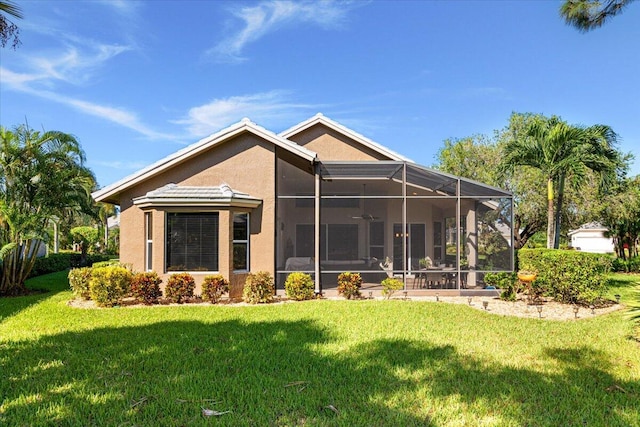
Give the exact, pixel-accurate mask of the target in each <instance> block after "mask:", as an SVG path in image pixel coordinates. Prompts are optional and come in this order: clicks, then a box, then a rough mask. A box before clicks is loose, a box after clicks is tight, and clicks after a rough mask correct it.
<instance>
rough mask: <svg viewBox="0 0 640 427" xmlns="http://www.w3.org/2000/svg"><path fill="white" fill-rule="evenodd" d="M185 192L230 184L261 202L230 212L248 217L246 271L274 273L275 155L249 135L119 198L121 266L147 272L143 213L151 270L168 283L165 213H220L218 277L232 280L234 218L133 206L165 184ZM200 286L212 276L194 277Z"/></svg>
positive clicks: (196, 274)
mask: <svg viewBox="0 0 640 427" xmlns="http://www.w3.org/2000/svg"><path fill="white" fill-rule="evenodd" d="M169 183H175V184H177V185H184V186H218V185H221V184H223V183H226V184H228V185H229V186H230V187H231V188H233V189H234V190H238V191H241V192H246V193H249V194H250V195H251V196H253V197H256V198H259V199H262V204H261V206H259V207H258V208H255V209H252V210H247V209H232V212H246V211H249V213H250V232H251V237H250V270H251V271H254V272H255V271H261V270H264V271H269V272H271V273H272V274H273V273H275V271H274V262H275V261H274V249H273V248H274V245H273V236H274V233H275V230H274V223H275V219H274V214H275V149H274V146H273V145H272V144H270V143H268V142H265V141H264V140H262V139H261V138H259V137H256V136H255V135H253V134H250V133H245V134H242V135H239V136H237V137H236V138H234V139H232V140H230V141H227V142H225V143H224V144H221V145H218V146H216V147H213V148H212V149H210V150H209V151H207V152H204V153H202V154H200V155H199V156H197V157H196V158H192V159H190V160H189V161H188V162H184V163H182V164H180V165H177V166H175V167H173V168H172V169H170V170H167V171H165V172H163V173H162V174H160V175H158V176H155V177H153V178H151V179H149V180H147V181H145V182H142V183H140V184H138V185H136V186H135V187H133V188H131V189H129V190H128V191H126V192H124V193H123V194H122V195H121V200H120V206H121V220H120V221H121V222H120V227H121V245H120V258H121V261H122V262H125V263H131V264H132V265H133V268H134V269H135V270H137V271H144V270H145V265H144V261H145V244H146V239H145V235H144V234H145V233H144V212H151V213H152V215H153V270H154V271H156V272H157V273H158V274H159V275H161V276H163V280H165V282H166V279H167V278H168V276H169V275H170V273H167V272H166V271H165V265H164V262H165V253H164V252H165V223H166V220H165V216H166V215H165V214H166V212H188V211H198V212H206V211H218V212H220V216H219V219H220V226H219V242H220V247H219V272H220V273H221V274H223V275H224V276H225V277H227V278H230V277H231V274H232V271H231V268H232V265H231V263H232V260H231V244H232V239H233V235H232V232H231V230H232V229H231V224H232V218H233V217H232V212H230V211H229V210H228V209H218V208H176V207H167V208H163V207H158V208H154V209H145V210H143V209H140V208H138V207H137V206H135V205H133V202H132V200H133V199H134V198H136V197H139V196H142V195H144V194H146V193H147V192H148V191H152V190H155V189H157V188H160V187H162V186H164V185H166V184H169ZM192 274H193V276H194V277H195V278H196V282H197V284H198V286H199V285H200V283H201V282H202V279H203V278H204V276H205V275H207V274H211V272H193V273H192Z"/></svg>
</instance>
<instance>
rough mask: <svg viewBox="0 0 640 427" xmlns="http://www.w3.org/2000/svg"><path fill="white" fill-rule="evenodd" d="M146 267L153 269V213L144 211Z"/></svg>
mask: <svg viewBox="0 0 640 427" xmlns="http://www.w3.org/2000/svg"><path fill="white" fill-rule="evenodd" d="M144 228H145V229H144V237H145V248H144V267H145V270H146V271H153V214H152V213H151V212H145V213H144Z"/></svg>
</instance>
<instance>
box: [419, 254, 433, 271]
mask: <svg viewBox="0 0 640 427" xmlns="http://www.w3.org/2000/svg"><path fill="white" fill-rule="evenodd" d="M418 264H420V268H431V267H433V261H431V258H429V257H428V256H427V257H424V258H420V260H419V261H418Z"/></svg>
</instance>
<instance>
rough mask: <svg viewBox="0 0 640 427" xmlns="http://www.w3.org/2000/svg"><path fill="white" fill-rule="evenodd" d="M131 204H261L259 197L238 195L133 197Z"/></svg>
mask: <svg viewBox="0 0 640 427" xmlns="http://www.w3.org/2000/svg"><path fill="white" fill-rule="evenodd" d="M133 204H134V205H136V206H137V207H139V208H141V209H144V208H151V207H181V208H186V207H198V208H220V207H233V208H257V207H258V206H260V205H261V204H262V200H260V199H248V198H238V197H225V198H219V199H189V198H168V197H167V198H150V197H144V196H143V197H138V198H136V199H134V201H133Z"/></svg>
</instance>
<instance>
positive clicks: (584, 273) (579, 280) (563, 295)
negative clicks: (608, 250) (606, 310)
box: [518, 249, 611, 304]
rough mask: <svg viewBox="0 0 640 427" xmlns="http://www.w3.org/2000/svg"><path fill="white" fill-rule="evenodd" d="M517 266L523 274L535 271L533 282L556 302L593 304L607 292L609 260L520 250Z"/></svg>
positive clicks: (571, 253) (600, 256)
mask: <svg viewBox="0 0 640 427" xmlns="http://www.w3.org/2000/svg"><path fill="white" fill-rule="evenodd" d="M518 259H519V266H520V268H521V269H523V270H531V271H537V272H538V277H537V278H536V280H535V281H534V282H533V284H534V285H535V286H536V287H539V288H541V289H542V291H544V292H545V294H546V295H548V296H551V297H553V298H555V299H556V300H557V301H560V302H564V303H572V304H593V303H597V301H598V300H600V299H601V298H602V296H603V295H604V292H605V291H606V289H607V277H606V275H607V273H608V272H609V271H610V269H611V257H610V256H609V255H606V254H592V253H587V252H579V251H563V250H557V249H555V250H554V249H521V250H520V251H518Z"/></svg>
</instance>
